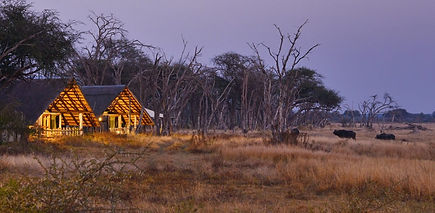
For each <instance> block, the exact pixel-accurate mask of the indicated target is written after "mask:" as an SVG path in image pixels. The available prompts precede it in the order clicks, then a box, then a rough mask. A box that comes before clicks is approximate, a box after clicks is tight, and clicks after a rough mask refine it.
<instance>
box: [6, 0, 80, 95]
mask: <svg viewBox="0 0 435 213" xmlns="http://www.w3.org/2000/svg"><path fill="white" fill-rule="evenodd" d="M76 39H77V34H76V33H75V32H74V31H73V30H72V29H71V24H64V23H62V22H61V21H60V20H59V18H58V17H57V15H56V13H55V12H53V11H50V10H44V11H42V12H35V11H32V10H31V5H30V4H28V3H26V2H25V1H21V0H16V1H1V2H0V87H5V86H7V85H8V84H9V83H11V82H12V81H14V80H17V79H28V78H32V77H34V76H35V75H44V76H53V75H58V74H60V73H59V70H62V68H63V66H64V64H65V63H66V62H67V61H68V59H69V58H70V57H71V56H72V55H73V52H74V48H73V43H74V42H75V41H76Z"/></svg>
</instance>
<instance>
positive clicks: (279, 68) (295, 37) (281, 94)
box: [250, 21, 319, 132]
mask: <svg viewBox="0 0 435 213" xmlns="http://www.w3.org/2000/svg"><path fill="white" fill-rule="evenodd" d="M307 23H308V21H305V22H304V23H303V24H302V25H300V26H299V27H298V29H297V31H296V33H294V34H287V35H285V34H284V33H283V32H282V31H281V29H280V28H279V27H278V26H277V25H275V28H276V30H277V31H278V34H279V43H278V48H277V49H276V50H272V48H271V47H270V46H269V45H266V44H264V43H260V44H258V45H257V44H251V45H250V46H251V48H252V49H253V50H254V53H255V54H256V55H257V59H258V60H257V61H258V63H259V64H260V67H262V68H263V69H264V68H265V66H264V65H263V60H262V57H261V56H260V52H259V46H261V47H263V48H265V49H266V51H267V53H268V55H269V56H270V58H271V59H272V60H273V62H274V65H273V66H272V67H271V70H272V72H273V74H274V75H275V76H276V77H277V83H278V89H277V90H278V103H277V105H276V110H273V111H274V112H275V114H274V115H273V121H274V122H273V123H274V125H273V126H275V128H274V129H276V131H278V132H283V131H285V129H286V125H285V119H286V113H285V112H286V111H287V112H288V111H289V109H286V106H288V107H291V106H292V105H293V104H292V102H294V101H296V100H288V101H289V102H290V104H289V105H287V104H286V98H287V97H296V95H295V94H296V93H297V91H296V89H297V88H296V87H295V90H288V89H286V85H285V79H284V77H285V76H286V75H288V74H289V73H290V72H293V71H294V70H295V68H296V67H297V66H298V64H299V63H300V62H301V61H302V60H303V59H305V58H307V57H308V55H309V54H310V53H311V52H312V51H313V50H314V49H315V48H316V47H318V46H319V44H315V45H313V46H311V47H310V48H308V49H307V50H305V51H304V50H302V48H301V47H299V46H298V43H299V40H300V38H301V35H302V29H303V27H304V26H305V25H306V24H307ZM265 70H266V69H264V71H265ZM265 73H266V72H265ZM268 84H269V85H270V84H271V82H268ZM269 85H267V84H266V85H265V89H266V90H265V93H268V94H265V99H268V98H269V97H270V93H271V89H270V86H269ZM287 93H289V94H287ZM266 97H267V98H266ZM268 102H269V100H268ZM289 102H287V103H289ZM265 104H266V105H268V104H269V103H265ZM266 116H270V115H266Z"/></svg>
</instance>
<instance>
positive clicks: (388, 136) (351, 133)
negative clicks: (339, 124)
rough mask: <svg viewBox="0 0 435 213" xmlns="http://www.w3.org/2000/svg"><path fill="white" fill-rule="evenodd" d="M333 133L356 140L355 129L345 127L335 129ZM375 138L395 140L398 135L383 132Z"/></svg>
mask: <svg viewBox="0 0 435 213" xmlns="http://www.w3.org/2000/svg"><path fill="white" fill-rule="evenodd" d="M333 134H334V135H336V136H338V137H340V138H352V139H354V140H356V133H355V132H354V131H351V130H345V129H340V130H334V132H333ZM375 139H378V140H395V139H396V136H395V135H393V134H386V133H381V134H379V135H376V137H375Z"/></svg>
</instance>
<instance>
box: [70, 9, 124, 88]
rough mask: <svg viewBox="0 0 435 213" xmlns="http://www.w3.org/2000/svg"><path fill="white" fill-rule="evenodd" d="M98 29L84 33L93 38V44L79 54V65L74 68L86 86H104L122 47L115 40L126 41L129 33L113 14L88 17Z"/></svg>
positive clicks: (93, 14)
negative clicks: (108, 71) (113, 61)
mask: <svg viewBox="0 0 435 213" xmlns="http://www.w3.org/2000/svg"><path fill="white" fill-rule="evenodd" d="M88 18H89V20H90V21H91V22H92V23H93V24H94V26H95V27H96V30H95V31H92V30H89V31H86V32H84V33H83V34H84V35H87V36H89V37H90V38H91V41H92V44H91V45H90V46H85V47H84V48H83V49H82V51H81V52H77V55H76V56H77V60H76V62H77V64H76V65H74V66H73V67H72V69H73V71H74V73H75V74H76V75H77V76H78V77H79V79H81V80H82V81H83V83H84V84H86V85H102V84H103V82H104V79H105V77H106V72H107V70H108V69H109V68H110V66H111V61H112V59H113V58H114V57H115V55H116V53H117V52H118V51H115V49H117V48H120V46H118V45H115V44H116V42H115V40H122V39H126V33H127V31H126V30H125V29H124V26H123V24H122V22H121V21H120V20H119V19H117V18H116V17H115V16H114V15H113V14H111V15H104V14H100V15H97V14H95V13H94V12H92V14H91V15H90V16H89V17H88Z"/></svg>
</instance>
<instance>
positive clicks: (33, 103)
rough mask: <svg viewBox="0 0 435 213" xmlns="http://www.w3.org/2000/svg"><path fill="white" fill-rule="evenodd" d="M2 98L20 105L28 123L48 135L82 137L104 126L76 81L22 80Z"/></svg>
mask: <svg viewBox="0 0 435 213" xmlns="http://www.w3.org/2000/svg"><path fill="white" fill-rule="evenodd" d="M0 96H1V99H2V100H3V101H6V102H9V103H16V104H17V107H16V109H17V110H18V111H20V112H22V113H23V116H24V118H25V120H26V121H27V123H28V124H29V125H30V126H31V127H35V128H36V129H38V130H41V133H42V134H43V135H44V136H48V137H50V136H54V135H78V134H82V133H83V131H84V130H85V131H86V130H88V129H91V128H93V127H99V126H100V124H99V122H98V119H97V117H96V116H95V114H94V113H93V111H92V108H91V107H90V106H89V104H88V102H87V101H86V99H85V97H84V95H83V93H82V91H81V90H80V87H79V86H78V85H77V82H76V81H75V80H71V81H69V82H67V81H66V80H63V79H50V80H48V79H35V80H32V81H31V82H23V81H22V82H18V83H16V84H15V85H12V86H11V87H10V88H7V89H4V90H3V91H2V92H1V94H0Z"/></svg>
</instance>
